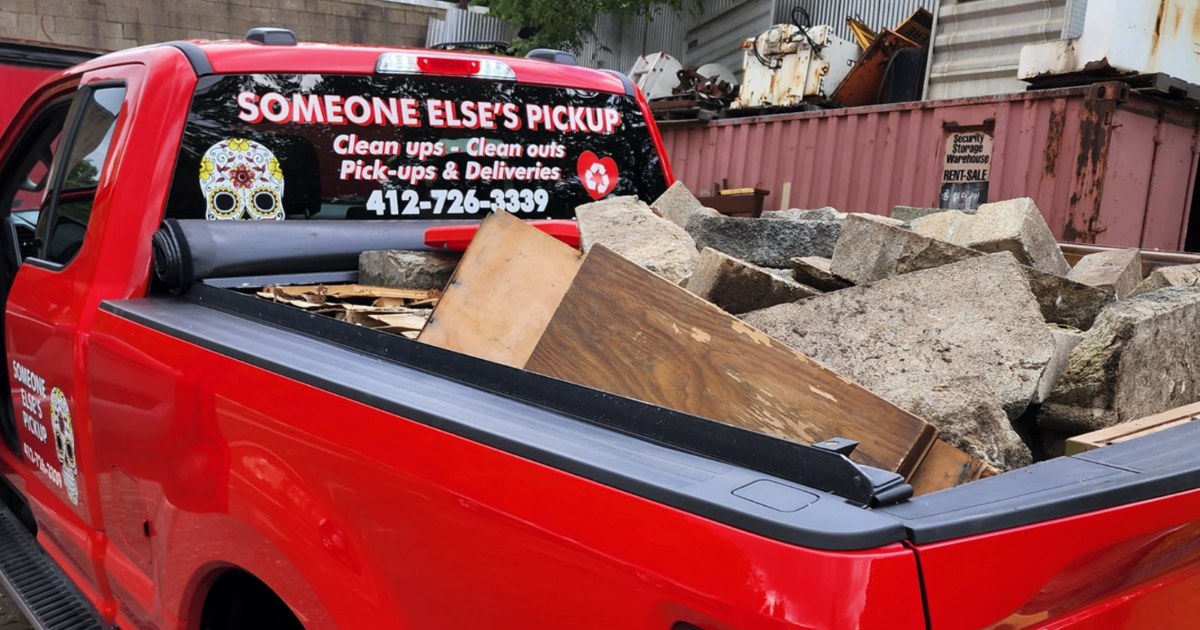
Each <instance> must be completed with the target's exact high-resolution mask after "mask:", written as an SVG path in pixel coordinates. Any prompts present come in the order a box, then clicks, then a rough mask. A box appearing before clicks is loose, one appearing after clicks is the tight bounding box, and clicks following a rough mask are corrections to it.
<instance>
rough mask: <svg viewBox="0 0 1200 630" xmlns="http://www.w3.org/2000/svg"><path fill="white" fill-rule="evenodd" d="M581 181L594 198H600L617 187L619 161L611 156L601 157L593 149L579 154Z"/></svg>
mask: <svg viewBox="0 0 1200 630" xmlns="http://www.w3.org/2000/svg"><path fill="white" fill-rule="evenodd" d="M578 170H579V181H580V183H582V184H583V187H584V189H586V190H587V193H588V195H590V196H591V197H592V199H596V200H599V199H600V198H602V197H604V196H605V195H607V194H608V193H611V192H612V191H613V190H615V189H616V188H617V182H618V181H619V180H620V174H619V173H618V172H617V163H616V161H615V160H613V159H612V158H610V157H603V158H602V157H599V156H597V155H596V154H595V153H592V152H591V151H584V152H583V155H580V156H579V164H578Z"/></svg>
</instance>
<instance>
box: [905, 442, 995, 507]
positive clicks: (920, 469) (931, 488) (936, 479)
mask: <svg viewBox="0 0 1200 630" xmlns="http://www.w3.org/2000/svg"><path fill="white" fill-rule="evenodd" d="M999 472H1000V471H998V470H996V469H995V468H992V467H991V466H988V465H987V464H985V463H983V462H981V461H979V460H978V459H975V458H974V457H971V456H970V455H968V454H966V453H964V452H962V451H960V450H958V449H957V448H954V447H953V446H951V445H949V444H947V443H946V442H943V441H941V440H936V441H934V443H933V448H931V449H929V454H928V455H926V456H925V459H923V460H922V461H921V464H920V465H919V466H917V471H916V472H915V473H913V476H912V478H910V479H909V480H908V483H909V485H911V486H912V487H913V496H916V497H919V496H921V495H923V494H929V493H930V492H937V491H938V490H945V489H946V488H953V487H954V486H961V485H962V484H964V483H970V482H972V481H975V480H976V479H982V478H984V477H991V476H992V475H995V474H997V473H999Z"/></svg>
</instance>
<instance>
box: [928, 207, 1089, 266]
mask: <svg viewBox="0 0 1200 630" xmlns="http://www.w3.org/2000/svg"><path fill="white" fill-rule="evenodd" d="M911 226H912V229H913V231H914V232H917V233H918V234H921V235H924V236H928V237H930V238H936V239H939V240H942V241H946V242H948V243H953V244H955V245H959V246H962V247H970V248H971V249H976V250H979V251H981V252H985V253H995V252H1001V251H1007V252H1012V254H1013V255H1014V256H1016V257H1017V260H1018V261H1019V262H1021V263H1022V264H1026V265H1029V266H1031V267H1036V268H1037V269H1041V270H1042V271H1046V272H1049V273H1053V274H1057V275H1060V276H1065V275H1067V272H1068V271H1070V270H1071V267H1070V265H1068V264H1067V260H1066V259H1065V258H1063V255H1062V250H1060V249H1059V247H1058V242H1057V241H1055V240H1054V234H1053V233H1052V232H1051V231H1050V226H1048V225H1046V220H1045V219H1044V218H1043V217H1042V213H1041V212H1039V211H1038V209H1037V206H1036V205H1034V203H1033V200H1032V199H1029V198H1028V197H1023V198H1020V199H1010V200H1007V201H998V202H995V203H985V204H983V205H981V206H979V209H978V210H976V211H975V214H966V213H963V212H960V211H957V210H948V211H946V212H939V213H936V214H930V215H928V216H925V217H922V218H919V219H916V220H914V221H912V223H911Z"/></svg>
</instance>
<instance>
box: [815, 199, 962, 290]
mask: <svg viewBox="0 0 1200 630" xmlns="http://www.w3.org/2000/svg"><path fill="white" fill-rule="evenodd" d="M979 256H982V254H980V253H979V252H977V251H974V250H971V249H967V248H965V247H959V246H957V245H952V244H950V243H947V242H944V241H941V240H938V239H935V238H930V237H927V236H922V235H920V234H917V233H914V232H910V231H908V230H905V229H903V228H899V227H896V226H893V225H888V224H886V223H883V222H880V221H876V220H874V219H869V218H867V217H864V216H861V215H851V216H848V217H846V221H845V224H844V225H843V226H842V232H841V237H840V238H839V239H838V241H837V246H836V247H835V248H834V250H833V256H832V262H831V265H830V272H831V273H832V274H833V275H835V276H837V277H839V278H844V279H845V280H848V281H850V282H852V283H854V284H867V283H870V282H876V281H879V280H883V279H886V278H891V277H893V276H898V275H901V274H905V273H911V272H914V271H921V270H922V269H931V268H933V267H939V266H941V265H945V264H949V263H954V262H959V261H962V260H967V259H970V258H976V257H979Z"/></svg>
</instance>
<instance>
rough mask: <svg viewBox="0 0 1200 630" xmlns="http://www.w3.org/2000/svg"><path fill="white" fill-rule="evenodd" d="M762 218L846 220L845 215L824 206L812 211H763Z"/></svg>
mask: <svg viewBox="0 0 1200 630" xmlns="http://www.w3.org/2000/svg"><path fill="white" fill-rule="evenodd" d="M762 218H764V219H793V220H798V221H814V220H816V221H821V220H825V221H841V220H842V219H845V218H846V213H845V212H838V209H837V208H834V207H832V206H825V207H824V208H816V209H814V210H801V209H800V208H789V209H787V210H765V211H763V213H762Z"/></svg>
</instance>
